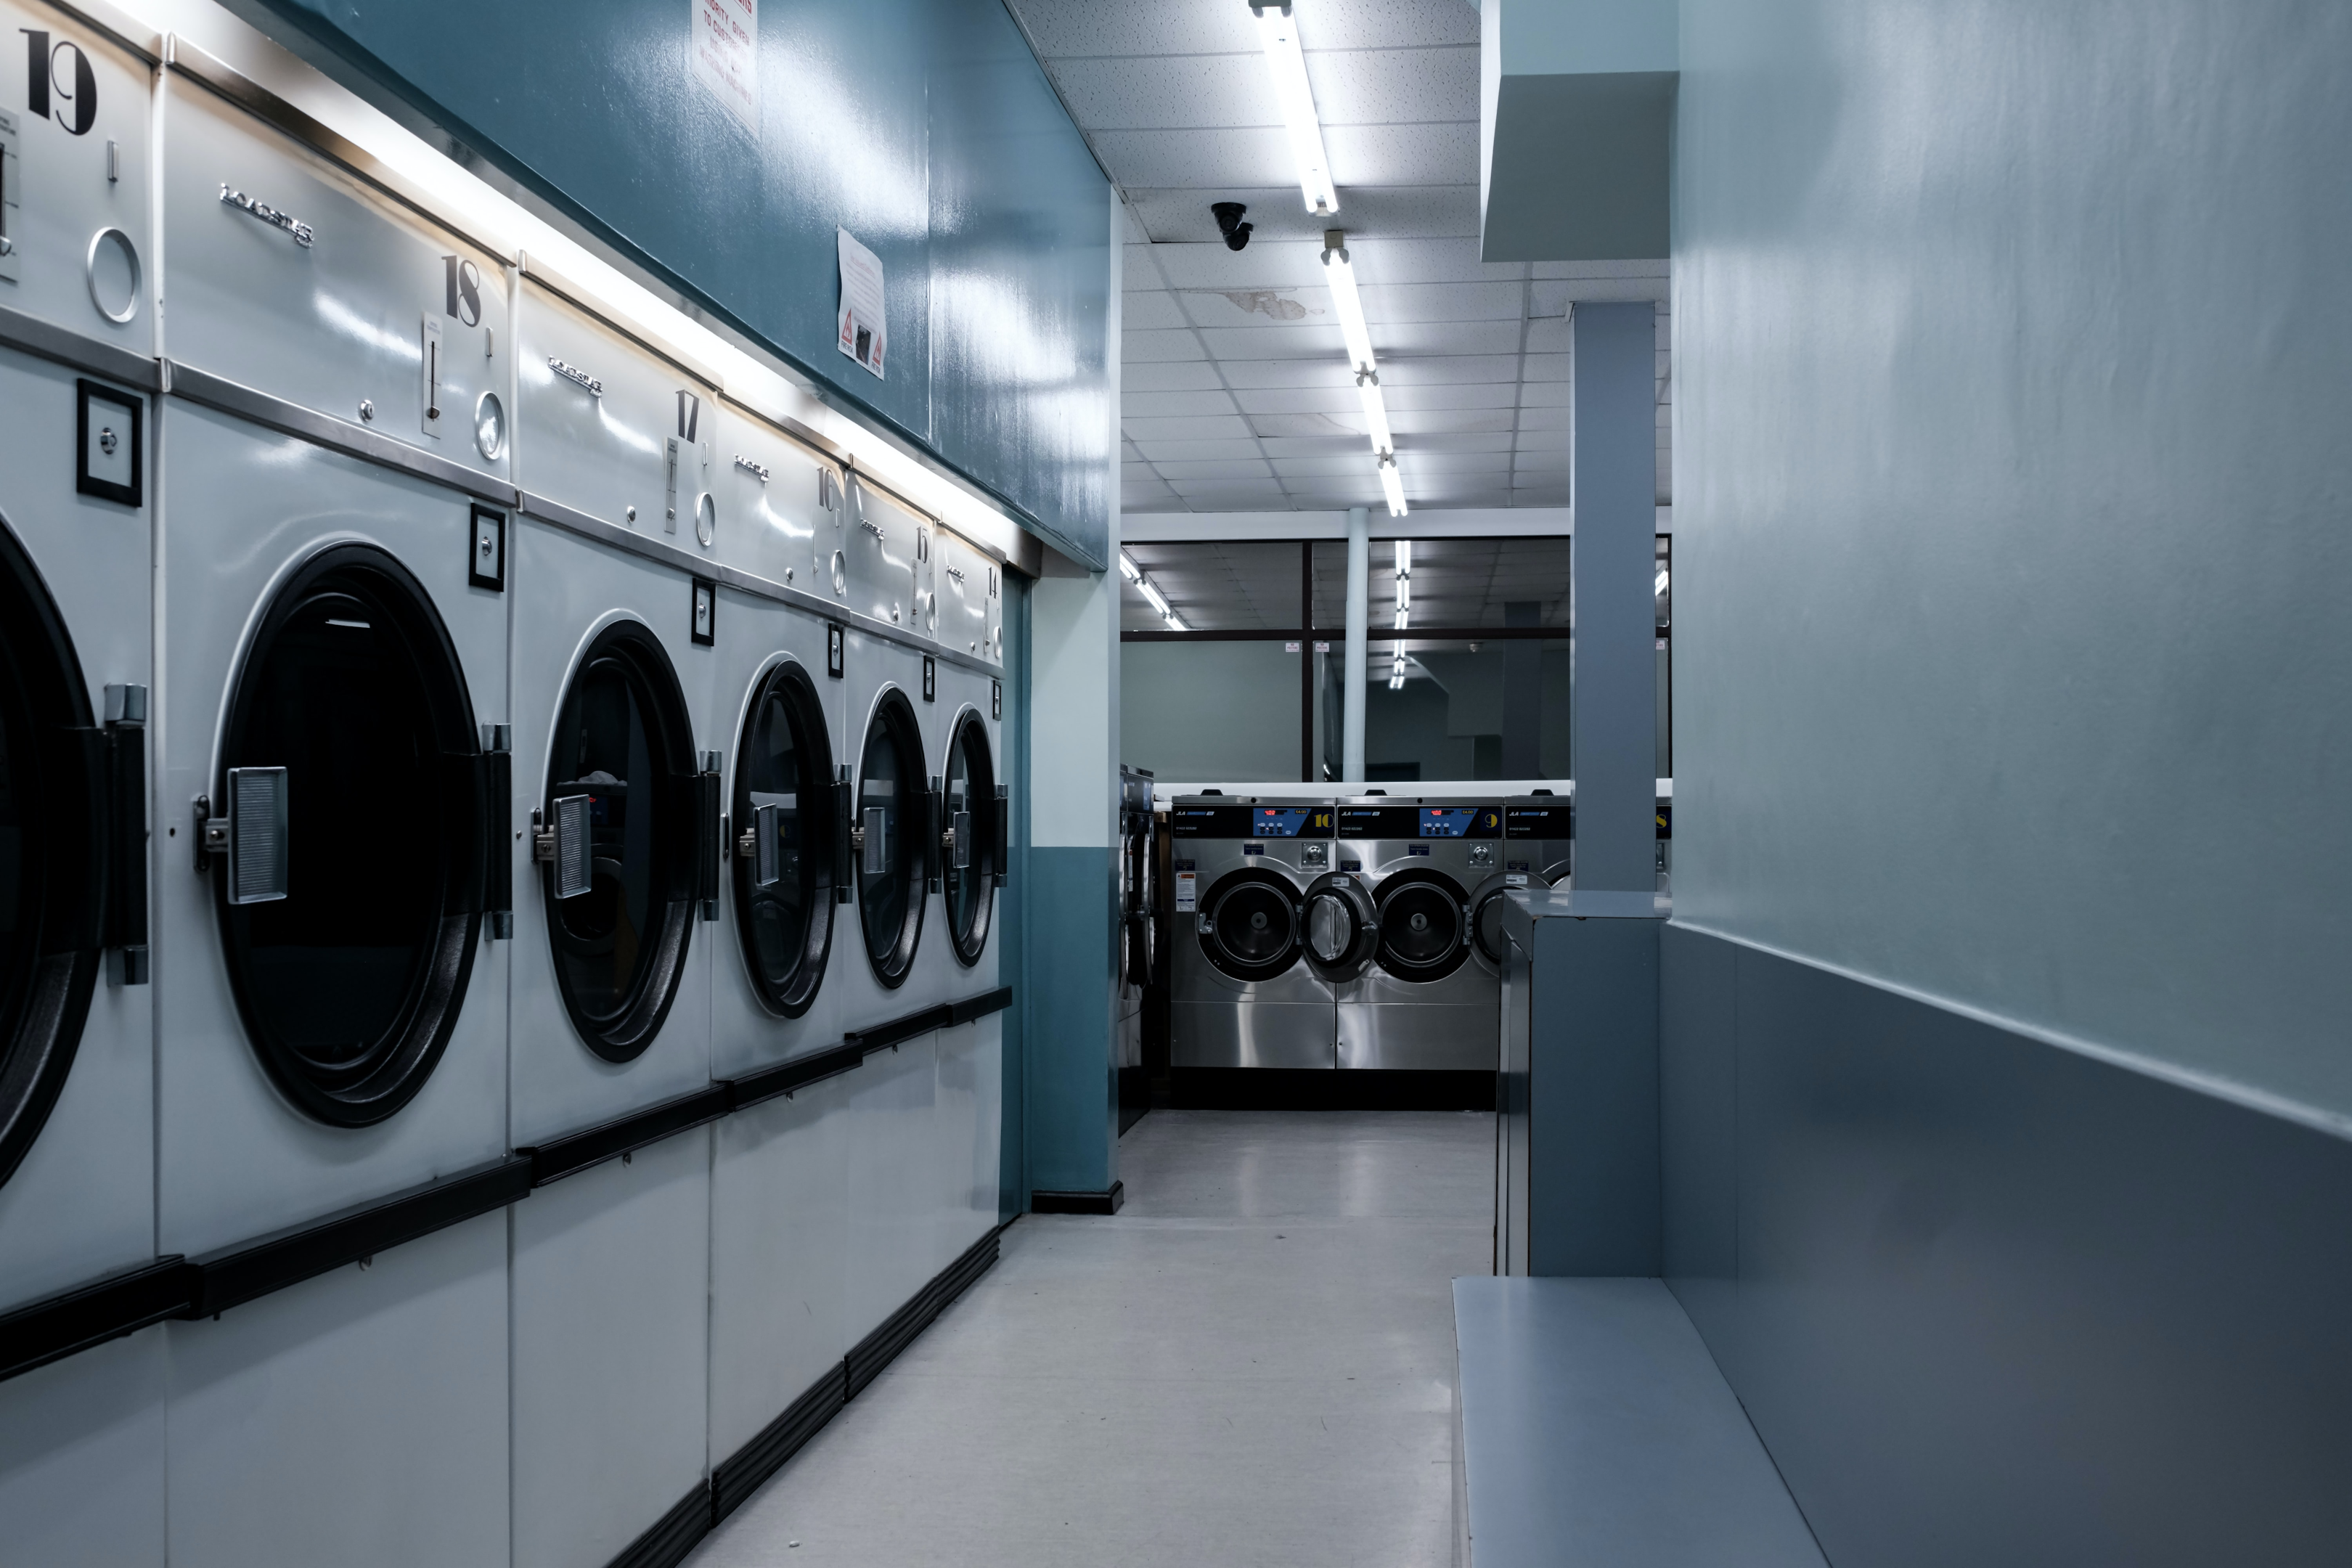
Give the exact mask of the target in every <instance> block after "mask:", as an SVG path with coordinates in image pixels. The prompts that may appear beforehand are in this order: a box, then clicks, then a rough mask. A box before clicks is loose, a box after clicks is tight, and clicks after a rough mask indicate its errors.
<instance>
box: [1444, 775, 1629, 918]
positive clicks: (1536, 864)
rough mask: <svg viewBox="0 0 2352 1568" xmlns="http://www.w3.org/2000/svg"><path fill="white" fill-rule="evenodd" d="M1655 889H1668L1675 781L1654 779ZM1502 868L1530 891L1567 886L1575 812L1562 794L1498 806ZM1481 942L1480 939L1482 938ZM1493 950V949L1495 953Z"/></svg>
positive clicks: (1571, 881)
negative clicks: (1520, 878)
mask: <svg viewBox="0 0 2352 1568" xmlns="http://www.w3.org/2000/svg"><path fill="white" fill-rule="evenodd" d="M1657 804H1658V812H1657V843H1658V856H1657V878H1658V880H1657V890H1658V891H1659V892H1661V893H1671V892H1672V891H1673V890H1674V866H1675V862H1674V849H1675V846H1674V823H1675V781H1674V780H1672V779H1660V780H1659V781H1658V803H1657ZM1503 837H1504V839H1505V841H1506V845H1505V850H1504V856H1503V858H1504V863H1505V864H1504V868H1505V869H1506V870H1508V871H1511V872H1515V873H1522V874H1524V875H1526V876H1528V878H1530V879H1531V881H1530V883H1529V885H1530V886H1533V887H1547V886H1553V887H1570V886H1573V885H1574V879H1573V875H1572V873H1573V872H1574V870H1575V867H1576V808H1575V806H1574V805H1572V804H1570V796H1569V794H1568V792H1566V791H1563V792H1561V793H1560V794H1559V795H1553V794H1552V793H1551V792H1549V791H1548V790H1538V791H1536V792H1535V793H1534V794H1532V795H1513V796H1512V797H1511V798H1510V799H1509V800H1508V801H1507V802H1506V803H1505V804H1504V807H1503ZM1482 940H1483V936H1482ZM1496 951H1499V949H1496Z"/></svg>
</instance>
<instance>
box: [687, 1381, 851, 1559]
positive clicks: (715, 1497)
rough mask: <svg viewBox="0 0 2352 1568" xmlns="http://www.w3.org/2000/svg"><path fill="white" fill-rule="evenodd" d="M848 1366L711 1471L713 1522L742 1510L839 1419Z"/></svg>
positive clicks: (817, 1385)
mask: <svg viewBox="0 0 2352 1568" xmlns="http://www.w3.org/2000/svg"><path fill="white" fill-rule="evenodd" d="M847 1367H848V1363H846V1362H839V1363H835V1365H834V1367H833V1369H832V1370H831V1371H830V1372H828V1373H825V1374H824V1376H823V1377H821V1378H819V1379H817V1381H816V1382H815V1384H814V1385H812V1386H811V1387H810V1388H809V1389H808V1390H807V1391H806V1392H804V1393H803V1394H802V1395H801V1396H800V1397H799V1398H798V1399H795V1400H793V1402H792V1403H791V1404H790V1405H785V1406H784V1413H783V1414H782V1415H779V1416H777V1417H776V1418H775V1419H774V1420H773V1421H771V1422H769V1423H768V1424H767V1425H766V1426H763V1427H761V1429H760V1432H759V1435H758V1436H755V1437H753V1438H752V1439H751V1441H750V1442H748V1443H746V1444H744V1445H743V1446H742V1447H740V1448H738V1449H736V1450H735V1452H734V1453H732V1454H730V1455H729V1456H728V1457H727V1458H724V1459H721V1460H719V1463H718V1464H716V1465H714V1466H712V1467H711V1469H710V1522H711V1523H712V1524H713V1525H714V1526H715V1525H717V1524H718V1523H719V1521H720V1520H723V1519H725V1518H726V1517H727V1516H728V1515H729V1514H730V1513H733V1512H734V1511H735V1510H737V1509H739V1508H740V1507H742V1506H743V1504H744V1502H745V1501H746V1500H749V1499H750V1497H751V1494H752V1493H753V1492H756V1491H758V1490H759V1489H760V1488H761V1486H762V1485H763V1484H765V1483H766V1481H767V1479H768V1478H769V1477H770V1476H772V1475H774V1474H775V1473H776V1472H777V1471H778V1470H781V1469H782V1468H784V1463H785V1461H786V1460H788V1459H790V1458H792V1457H793V1455H794V1454H797V1453H799V1452H800V1451H801V1449H802V1448H803V1447H806V1446H807V1444H808V1440H809V1439H810V1438H812V1437H814V1436H816V1435H817V1434H818V1433H819V1432H820V1431H822V1430H824V1424H825V1423H826V1422H828V1421H830V1420H832V1419H833V1418H834V1416H835V1415H837V1414H839V1412H840V1410H841V1407H842V1405H844V1404H845V1403H846V1402H847V1400H848V1398H849V1383H848V1372H847Z"/></svg>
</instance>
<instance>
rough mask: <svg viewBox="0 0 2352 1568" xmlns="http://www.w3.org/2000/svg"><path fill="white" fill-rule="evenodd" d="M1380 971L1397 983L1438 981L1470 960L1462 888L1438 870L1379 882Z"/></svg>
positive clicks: (1417, 871)
mask: <svg viewBox="0 0 2352 1568" xmlns="http://www.w3.org/2000/svg"><path fill="white" fill-rule="evenodd" d="M1380 909H1381V947H1380V963H1381V968H1382V969H1385V970H1387V971H1388V972H1389V973H1391V974H1393V975H1395V976H1396V977H1397V978H1398V979H1399V980H1412V981H1424V982H1425V981H1431V980H1443V979H1444V978H1445V977H1446V976H1447V975H1449V974H1451V973H1454V971H1455V970H1457V969H1459V968H1461V967H1462V963H1463V961H1464V960H1465V959H1466V958H1468V957H1469V956H1470V946H1471V942H1470V911H1469V909H1468V907H1467V902H1466V900H1465V897H1464V895H1463V891H1462V884H1461V883H1459V882H1456V881H1455V880H1454V879H1453V878H1451V877H1449V876H1447V875H1446V874H1445V873H1444V872H1443V871H1427V870H1422V869H1419V868H1415V869H1413V870H1410V871H1398V872H1395V873H1393V874H1391V876H1390V877H1388V878H1387V879H1385V880H1383V881H1382V882H1381V890H1380Z"/></svg>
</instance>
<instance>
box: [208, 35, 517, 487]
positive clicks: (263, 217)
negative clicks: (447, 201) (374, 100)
mask: <svg viewBox="0 0 2352 1568" xmlns="http://www.w3.org/2000/svg"><path fill="white" fill-rule="evenodd" d="M163 112H164V123H165V125H166V127H167V133H166V137H165V140H166V142H167V143H168V148H169V152H168V156H167V158H166V160H165V164H164V169H163V235H164V240H165V247H164V274H165V275H164V279H163V299H164V300H165V301H166V310H167V311H168V313H169V314H168V321H167V322H166V325H165V327H164V330H163V352H164V353H166V354H167V355H169V356H170V357H171V358H172V359H173V360H176V361H179V362H180V363H184V364H189V365H193V366H194V367H195V368H197V369H199V370H205V371H209V372H211V373H212V374H215V375H218V376H224V377H226V378H227V379H228V380H230V381H234V382H237V383H240V384H244V385H246V386H249V387H253V388H255V389H256V390H257V391H261V392H266V393H268V394H269V395H272V396H274V397H281V398H284V399H286V400H287V401H288V402H289V403H294V404H298V405H300V406H302V407H304V408H308V409H312V410H314V411H316V412H318V413H320V414H324V415H327V416H331V417H332V418H336V419H340V420H342V421H344V422H345V423H347V424H351V425H356V426H361V427H362V428H364V429H367V430H371V431H373V432H375V433H376V434H378V435H382V436H388V437H392V438H393V439H394V440H398V441H404V442H407V443H409V444H410V445H412V446H414V447H418V448H420V449H421V450H424V451H426V452H429V453H431V454H433V455H434V456H435V457H437V458H446V459H448V460H449V461H450V462H453V463H461V464H463V465H465V466H466V467H467V468H473V469H476V470H478V471H479V472H482V473H485V474H488V475H491V476H492V477H494V478H495V477H503V476H504V475H505V474H506V473H507V472H508V452H507V446H508V445H509V443H508V442H506V441H504V440H499V441H496V442H492V443H488V446H489V449H488V451H485V450H483V445H484V443H481V442H480V441H478V437H477V414H478V412H486V410H483V408H482V398H483V397H484V396H485V395H488V396H491V397H494V398H497V399H499V402H501V403H503V402H504V400H505V399H506V397H507V396H508V384H509V376H508V372H507V356H508V354H509V353H511V352H512V350H513V347H514V343H513V335H512V334H511V333H510V332H509V331H507V312H508V293H507V273H506V267H505V264H504V263H503V262H502V261H501V260H500V259H499V258H497V257H494V256H492V255H491V254H490V253H489V252H488V251H485V250H482V249H480V248H478V247H476V246H474V245H472V244H469V243H468V242H467V241H465V240H463V239H460V238H459V237H457V235H455V234H453V233H451V232H450V231H449V230H447V229H446V228H443V227H441V226H438V225H436V224H434V223H432V222H429V221H428V220H426V219H425V218H423V217H421V216H418V215H417V214H416V213H415V212H414V211H413V210H411V209H410V208H408V207H407V206H405V205H402V204H401V203H399V202H397V201H394V199H393V198H391V197H390V196H387V195H384V194H383V192H381V191H379V190H377V189H376V188H375V187H374V186H373V185H370V184H367V183H366V182H364V181H362V180H361V179H359V178H358V177H357V176H355V175H353V174H350V173H348V172H347V171H345V170H343V169H342V168H341V167H340V166H338V165H336V164H334V163H330V162H329V161H328V160H327V159H325V158H323V157H321V156H320V155H319V154H317V153H312V152H310V151H308V150H306V149H305V148H303V147H302V146H301V145H299V143H297V142H294V141H293V140H291V139H290V138H289V137H287V136H286V135H284V134H283V133H281V132H278V131H276V130H274V129H272V128H271V127H269V126H268V125H265V124H263V123H262V122H261V121H258V120H256V119H254V118H252V117H251V116H249V115H247V113H246V112H245V111H244V110H240V109H237V108H236V107H234V106H233V105H231V104H229V103H227V102H225V101H224V100H221V99H219V98H217V97H215V96H214V95H213V94H212V93H210V92H208V91H206V90H205V89H204V88H202V87H199V86H197V85H195V84H194V83H193V82H190V81H188V80H186V79H184V78H181V77H179V76H176V75H167V76H166V77H165V79H164V106H163Z"/></svg>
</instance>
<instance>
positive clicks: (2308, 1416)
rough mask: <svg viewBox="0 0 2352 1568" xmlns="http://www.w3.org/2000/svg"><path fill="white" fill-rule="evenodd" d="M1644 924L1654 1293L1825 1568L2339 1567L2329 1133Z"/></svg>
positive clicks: (2340, 1273)
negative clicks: (1664, 1274)
mask: <svg viewBox="0 0 2352 1568" xmlns="http://www.w3.org/2000/svg"><path fill="white" fill-rule="evenodd" d="M1665 937H1666V941H1665V947H1664V963H1663V969H1662V976H1661V980H1662V992H1663V995H1662V1004H1663V1016H1662V1035H1663V1040H1662V1053H1663V1059H1662V1066H1661V1074H1660V1078H1661V1089H1662V1091H1663V1095H1664V1103H1663V1107H1662V1123H1663V1128H1664V1139H1665V1159H1666V1174H1665V1190H1666V1194H1667V1208H1666V1231H1667V1234H1666V1238H1665V1247H1666V1256H1667V1258H1668V1260H1669V1263H1668V1271H1669V1275H1670V1283H1672V1285H1673V1286H1674V1288H1675V1291H1676V1293H1677V1295H1678V1296H1679V1297H1680V1298H1681V1299H1682V1300H1683V1301H1684V1302H1685V1305H1686V1307H1687V1309H1688V1310H1689V1311H1690V1313H1691V1316H1692V1319H1693V1320H1694V1321H1695V1322H1696V1323H1697V1325H1698V1327H1699V1329H1700V1331H1701V1333H1702V1334H1703V1335H1704V1337H1705V1338H1706V1342H1707V1344H1708V1348H1709V1349H1710V1350H1711V1351H1712V1352H1714V1354H1715V1356H1716V1359H1717V1363H1719V1364H1720V1365H1721V1366H1722V1368H1723V1370H1724V1372H1725V1374H1726V1375H1727V1377H1728V1379H1729V1380H1730V1382H1731V1384H1732V1386H1733V1387H1734V1388H1735V1389H1736V1390H1737V1391H1738V1394H1739V1396H1740V1398H1741V1400H1742V1401H1743V1403H1745V1405H1747V1407H1748V1414H1749V1415H1750V1416H1751V1417H1752V1418H1753V1420H1754V1421H1755V1423H1756V1427H1757V1430H1758V1432H1759V1435H1760V1436H1762V1437H1763V1439H1764V1441H1765V1443H1766V1445H1767V1447H1769V1449H1770V1451H1771V1453H1772V1456H1773V1458H1774V1459H1775V1460H1776V1461H1777V1462H1778V1463H1779V1465H1780V1471H1781V1474H1782V1475H1783V1477H1784V1478H1785V1479H1787V1481H1788V1483H1789V1486H1790V1490H1791V1491H1792V1492H1793V1494H1794V1495H1795V1497H1796V1499H1797V1500H1798V1502H1799V1504H1800V1506H1801V1507H1802V1508H1803V1509H1804V1510H1805V1512H1806V1515H1807V1518H1808V1520H1809V1521H1810V1522H1811V1525H1812V1527H1813V1530H1814V1531H1815V1533H1816V1535H1817V1536H1818V1537H1819V1538H1820V1541H1821V1543H1822V1548H1823V1550H1824V1551H1825V1552H1826V1553H1827V1555H1828V1557H1829V1559H1830V1561H1831V1562H1832V1563H1834V1564H1836V1565H1837V1568H1895V1565H1898V1564H1900V1565H1903V1568H1941V1565H1946V1564H1949V1565H1953V1568H1959V1565H1962V1564H1966V1565H1969V1568H1974V1565H1977V1564H1982V1563H1996V1562H1998V1563H2006V1564H2042V1563H2047V1564H2053V1565H2054V1564H2062V1563H2063V1564H2067V1565H2069V1568H2080V1565H2083V1564H2092V1563H2132V1564H2135V1565H2141V1564H2146V1565H2156V1564H2182V1565H2188V1564H2209V1563H2222V1562H2244V1563H2257V1562H2258V1563H2265V1564H2274V1565H2285V1564H2301V1563H2313V1564H2316V1563H2342V1562H2343V1561H2345V1555H2346V1552H2347V1547H2346V1544H2345V1543H2346V1542H2347V1540H2352V1486H2347V1484H2346V1479H2345V1478H2346V1477H2347V1476H2352V1331H2347V1324H2352V1247H2347V1245H2346V1244H2347V1230H2352V1143H2347V1142H2343V1141H2341V1140H2338V1139H2335V1138H2331V1137H2329V1136H2327V1135H2326V1134H2324V1133H2321V1132H2318V1131H2313V1130H2311V1129H2309V1128H2305V1127H2303V1126H2300V1125H2298V1124H2295V1123H2293V1122H2288V1121H2282V1120H2279V1119H2277V1118H2274V1117H2270V1116H2266V1115H2263V1114H2262V1113H2261V1112H2258V1111H2255V1110H2249V1109H2247V1108H2244V1107H2242V1106H2239V1105H2235V1104H2231V1103H2230V1102H2228V1101H2225V1100H2218V1099H2215V1098H2213V1097H2210V1096H2208V1095H2203V1094H2200V1093H2197V1092H2195V1091H2193V1090H2190V1089H2184V1088H2181V1087H2179V1086H2177V1085H2173V1084H2169V1083H2166V1082H2163V1081H2161V1080H2158V1079H2152V1078H2148V1077H2147V1076H2144V1075H2142V1074H2139V1073H2136V1072H2133V1071H2130V1070H2128V1069H2126V1068H2120V1067H2116V1066H2113V1065H2110V1064H2106V1063H2102V1062H2098V1061H2095V1060H2093V1059H2091V1058H2085V1057H2082V1056H2079V1055H2076V1054H2074V1053H2072V1052H2069V1051H2065V1050H2063V1049H2060V1048H2058V1047H2053V1046H2050V1045H2048V1044H2045V1043H2043V1042H2041V1041H2038V1040H2034V1039H2032V1038H2029V1037H2024V1036H2021V1035H2019V1034H2016V1033H2013V1032H2011V1031H2009V1030H2005V1029H2002V1028H2000V1027H1998V1026H1993V1025H1990V1024H1986V1023H1983V1022H1980V1021H1979V1020H1975V1019H1971V1018H1968V1017H1965V1016H1960V1015H1958V1014H1956V1013H1952V1012H1949V1011H1947V1010H1945V1009H1942V1008H1938V1007H1936V1006H1933V1005H1928V1004H1926V1003H1923V1002H1919V1001H1916V1000H1913V999H1910V998H1906V997H1903V996H1900V995H1897V994H1894V993H1892V992H1889V991H1886V990H1884V989H1882V988H1879V987H1877V986H1874V985H1871V984H1865V983H1864V982H1860V981H1856V980H1853V979H1850V978H1847V977H1844V976H1841V975H1837V974H1833V973H1829V972H1827V971H1824V970H1821V969H1816V968H1813V967H1811V966H1810V965H1806V964H1802V963H1796V962H1794V961H1791V960H1788V959H1783V958H1780V957H1776V956H1773V955H1771V954H1768V953H1764V952H1758V951H1756V950H1754V949H1750V948H1747V947H1744V946H1740V945H1738V944H1735V943H1731V942H1724V941H1722V940H1721V939H1718V938H1715V937H1710V936H1707V935H1706V934H1704V933H1700V932H1695V931H1685V930H1677V929H1670V930H1669V931H1667V932H1666V933H1665ZM1727 1099H1728V1100H1729V1104H1730V1108H1731V1109H1730V1113H1729V1115H1728V1116H1727V1115H1726V1110H1725V1106H1726V1101H1727ZM1727 1214H1729V1215H1736V1231H1735V1233H1734V1235H1733V1237H1732V1238H1731V1241H1730V1244H1729V1246H1728V1247H1727V1245H1726V1237H1725V1235H1724V1223H1723V1222H1724V1216H1725V1215H1727Z"/></svg>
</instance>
